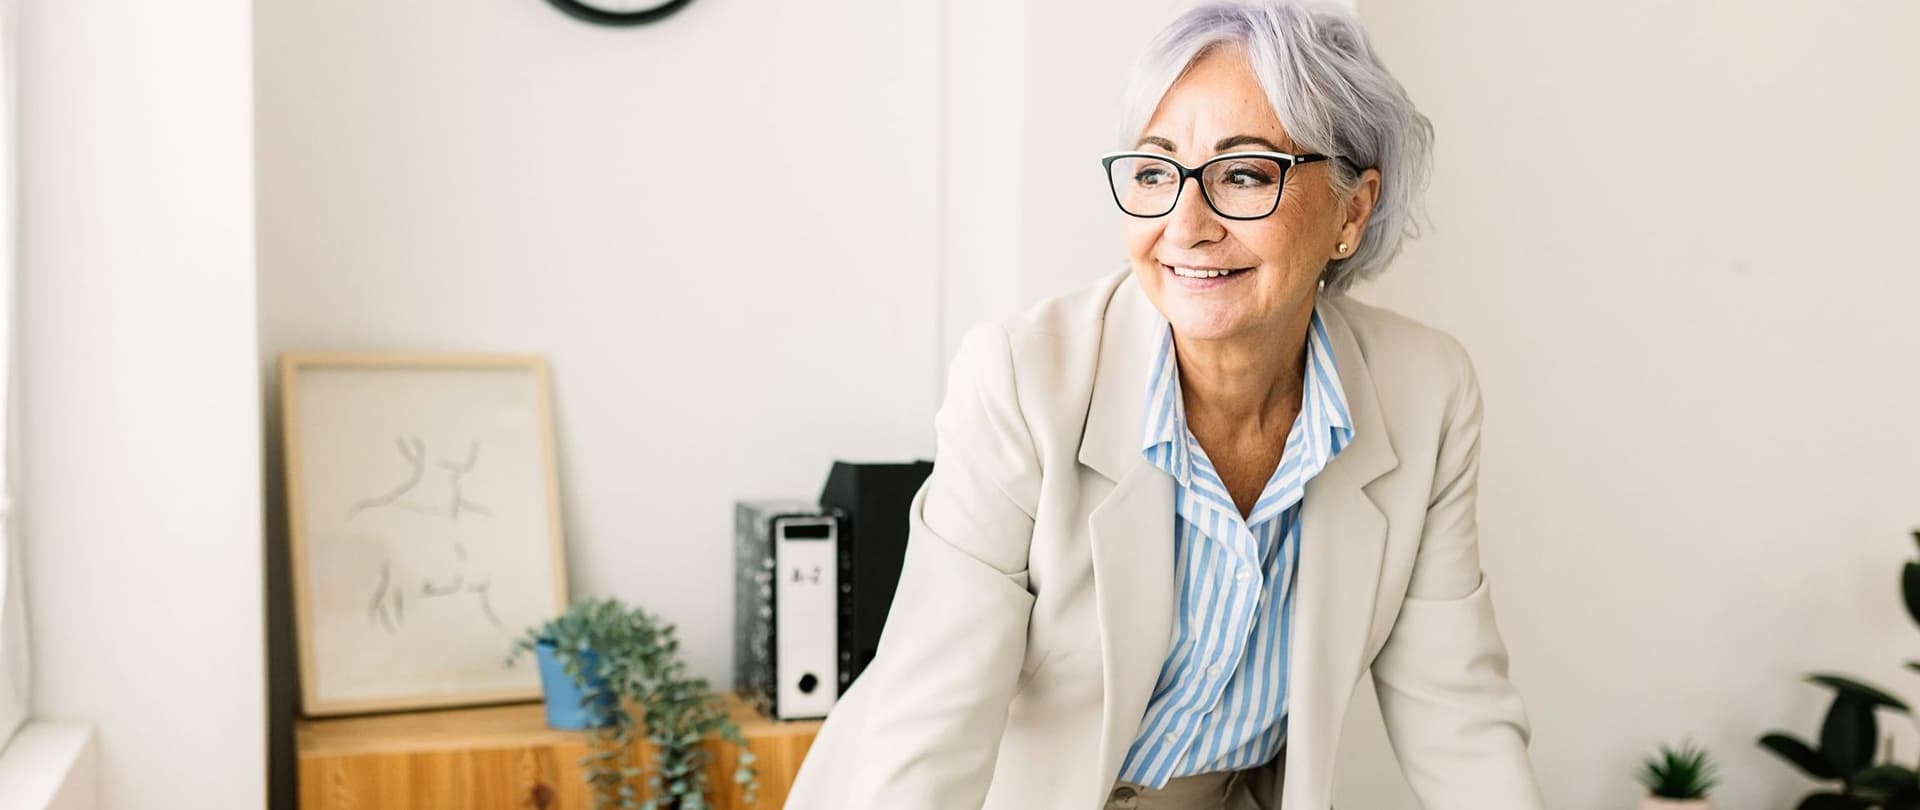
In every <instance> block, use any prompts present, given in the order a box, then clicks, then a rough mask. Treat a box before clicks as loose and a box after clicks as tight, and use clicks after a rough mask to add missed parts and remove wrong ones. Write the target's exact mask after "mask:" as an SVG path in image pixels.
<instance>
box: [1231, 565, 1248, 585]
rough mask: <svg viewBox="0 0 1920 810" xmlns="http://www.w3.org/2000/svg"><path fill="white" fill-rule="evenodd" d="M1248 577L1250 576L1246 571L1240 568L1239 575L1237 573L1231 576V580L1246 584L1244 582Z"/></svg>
mask: <svg viewBox="0 0 1920 810" xmlns="http://www.w3.org/2000/svg"><path fill="white" fill-rule="evenodd" d="M1250 576H1251V575H1250V574H1248V573H1247V569H1245V568H1242V569H1240V573H1237V574H1234V575H1233V578H1234V579H1235V580H1238V581H1240V582H1246V581H1247V579H1248V578H1249V577H1250Z"/></svg>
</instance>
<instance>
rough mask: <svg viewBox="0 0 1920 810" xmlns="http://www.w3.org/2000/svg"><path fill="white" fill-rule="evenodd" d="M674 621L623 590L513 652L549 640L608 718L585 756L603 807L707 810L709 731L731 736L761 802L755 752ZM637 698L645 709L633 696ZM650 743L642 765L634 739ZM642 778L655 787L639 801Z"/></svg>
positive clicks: (594, 707) (540, 630) (578, 609)
mask: <svg viewBox="0 0 1920 810" xmlns="http://www.w3.org/2000/svg"><path fill="white" fill-rule="evenodd" d="M674 633H675V631H674V626H673V625H672V624H671V623H668V622H666V621H663V620H661V619H660V618H659V617H657V616H654V615H653V614H651V613H648V612H647V611H645V610H643V609H640V608H638V607H629V606H627V605H626V604H624V603H622V602H621V601H620V600H618V599H613V598H599V599H583V600H580V601H577V602H575V603H574V604H573V605H571V606H569V607H568V608H567V610H566V612H564V613H562V614H560V615H559V616H556V617H554V618H553V619H552V620H551V621H548V622H547V623H546V624H544V625H541V626H540V627H536V628H528V630H527V632H526V634H525V635H524V636H522V637H521V638H520V639H518V640H516V641H515V642H514V650H513V656H514V657H516V658H517V657H519V656H522V655H526V654H528V653H531V652H533V650H534V648H535V647H536V646H538V645H540V644H543V643H550V644H552V645H553V647H554V657H555V658H556V660H558V662H559V663H560V665H561V667H562V668H563V669H564V670H566V673H567V676H568V677H570V678H572V679H573V682H574V684H575V685H576V686H578V687H579V688H580V693H581V696H582V701H583V703H582V705H583V706H584V707H586V708H587V710H588V711H589V712H598V713H600V714H601V715H602V716H604V717H605V719H606V723H605V725H602V726H600V727H598V728H595V729H593V730H592V731H591V732H590V734H591V744H590V745H589V750H588V753H587V755H586V756H585V757H583V758H582V759H581V760H580V765H581V767H582V769H584V770H585V772H586V773H585V781H586V782H587V784H588V786H589V789H590V791H591V792H592V794H593V806H594V808H595V809H596V810H612V809H613V808H618V810H710V808H712V807H713V804H712V800H711V798H710V797H709V795H708V788H709V785H708V782H707V770H706V765H707V762H708V758H709V754H708V752H707V751H706V749H705V748H703V747H701V745H700V741H701V740H703V739H705V738H706V737H707V736H708V735H710V734H712V735H718V736H719V737H720V739H722V740H725V741H727V742H729V743H732V744H733V745H734V746H735V747H736V749H737V750H738V764H739V767H738V768H737V769H736V770H735V771H734V773H733V780H734V781H735V782H737V783H739V784H740V785H741V787H742V790H743V792H744V794H745V801H746V804H748V805H752V804H753V803H754V792H755V790H756V788H757V787H758V785H759V780H758V778H757V775H756V773H755V770H754V768H753V760H754V757H753V754H752V752H750V751H748V750H747V745H746V739H745V737H743V736H742V735H741V733H740V728H739V727H738V726H737V725H735V724H734V722H733V720H732V718H730V717H728V716H727V711H726V706H725V704H724V703H722V702H721V700H720V699H719V697H718V696H717V695H715V694H714V693H713V691H712V690H711V689H710V688H709V687H708V685H707V681H706V680H705V679H704V678H697V677H694V676H693V675H691V674H689V673H688V672H687V668H686V664H685V663H684V662H682V661H681V660H680V656H679V651H680V642H679V640H678V639H677V638H675V635H674ZM629 703H631V704H633V705H635V706H638V707H639V712H638V714H639V716H638V717H635V716H634V715H633V713H631V712H629V711H628V705H627V704H629ZM641 739H644V740H646V741H648V742H650V743H652V744H653V747H654V751H655V752H656V753H655V756H654V758H653V762H651V763H639V764H636V757H635V756H634V754H633V743H634V742H635V741H636V740H641ZM642 777H644V778H645V784H646V786H647V788H648V790H647V791H646V793H645V796H646V798H645V799H644V800H642V794H641V791H640V790H639V788H638V785H639V784H640V783H641V779H642Z"/></svg>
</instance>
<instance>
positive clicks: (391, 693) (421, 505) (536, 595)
mask: <svg viewBox="0 0 1920 810" xmlns="http://www.w3.org/2000/svg"><path fill="white" fill-rule="evenodd" d="M279 366H280V406H281V415H282V423H281V426H282V434H283V437H284V442H285V444H284V447H285V467H286V484H287V486H286V493H287V515H288V522H289V524H290V525H289V532H288V534H289V540H290V546H291V548H290V552H291V553H290V557H289V562H290V573H291V581H292V585H293V597H294V603H293V604H294V623H295V626H296V631H297V634H298V637H299V638H298V648H299V660H300V694H301V699H302V710H303V712H304V713H305V714H306V715H308V716H326V715H341V714H359V713H368V712H383V711H400V710H406V709H422V708H436V707H446V706H467V705H480V704H488V703H507V702H516V701H526V700H538V699H539V698H540V682H539V675H538V673H537V670H536V668H535V665H534V662H533V661H532V656H525V657H522V658H519V659H517V660H515V661H513V662H512V663H511V664H509V663H508V656H509V653H510V652H511V651H512V643H513V640H514V639H515V638H518V637H519V636H520V635H521V634H522V633H523V632H524V631H525V629H526V628H527V627H530V626H534V625H537V624H539V623H541V622H544V621H546V620H547V619H549V618H551V617H553V616H554V615H557V614H558V613H559V612H560V611H561V610H563V609H565V607H566V604H567V571H566V554H565V547H564V541H563V539H562V537H561V520H560V485H559V474H558V471H557V464H556V458H555V451H554V439H553V409H552V395H551V383H550V381H549V377H548V373H547V365H546V362H545V360H544V359H542V358H541V357H539V356H535V355H502V354H460V353H398V352H287V353H284V354H282V355H281V356H280V359H279Z"/></svg>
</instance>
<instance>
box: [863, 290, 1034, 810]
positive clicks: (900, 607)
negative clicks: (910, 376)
mask: <svg viewBox="0 0 1920 810" xmlns="http://www.w3.org/2000/svg"><path fill="white" fill-rule="evenodd" d="M934 425H935V432H936V448H935V455H934V467H933V473H932V474H931V476H930V477H928V479H927V482H926V484H925V485H923V486H922V487H921V488H920V490H919V491H918V492H917V493H916V494H915V495H914V498H913V504H912V507H911V508H910V509H909V511H908V520H909V529H908V540H907V551H906V560H905V563H904V565H903V566H902V570H901V572H900V585H899V588H898V589H897V590H896V591H895V592H894V598H893V607H892V608H891V610H890V611H889V613H888V615H887V624H886V629H885V630H884V631H882V633H881V636H880V644H879V647H878V650H877V652H876V653H875V658H874V660H873V662H872V663H871V664H870V665H868V667H867V669H866V670H865V671H864V672H862V674H861V675H860V679H859V681H858V682H857V683H856V685H855V687H854V688H855V689H859V690H862V691H864V692H865V693H866V694H865V695H864V697H863V699H864V700H867V701H869V702H868V704H867V705H866V706H864V707H863V708H864V710H865V711H864V712H863V714H864V716H865V723H864V724H863V727H862V728H861V729H860V730H859V733H858V734H857V742H855V743H854V744H855V745H856V746H857V747H858V749H859V751H858V754H857V755H856V756H853V757H844V758H836V759H839V760H840V761H842V762H845V763H847V765H846V767H850V768H852V769H854V772H853V773H852V774H850V781H849V791H848V795H847V799H848V803H847V804H846V805H845V810H898V809H899V808H916V810H945V809H946V808H955V809H956V810H958V808H967V809H968V810H977V808H979V807H980V805H981V803H982V802H983V801H984V799H985V796H986V793H987V785H988V783H989V782H990V781H991V780H992V777H993V766H994V761H995V758H996V757H997V755H998V752H999V746H1000V735H1001V733H1002V732H1003V731H1004V730H1005V726H1006V720H1007V705H1008V703H1009V702H1011V701H1012V699H1013V692H1014V684H1015V682H1016V680H1017V679H1018V677H1019V672H1020V664H1021V660H1022V658H1023V657H1024V655H1025V651H1026V638H1027V620H1028V617H1029V615H1030V614H1031V612H1032V610H1033V595H1032V594H1031V593H1029V592H1028V590H1027V547H1028V544H1029V542H1030V540H1031V539H1032V536H1033V513H1034V510H1035V509H1036V508H1037V505H1038V499H1039V491H1040V467H1039V463H1038V460H1037V459H1036V457H1035V454H1034V450H1033V442H1032V439H1031V437H1030V435H1029V433H1028V431H1027V428H1026V420H1025V417H1024V416H1023V415H1022V414H1021V412H1020V404H1019V400H1018V396H1017V388H1016V387H1015V382H1014V374H1013V361H1012V357H1011V354H1010V348H1009V343H1008V338H1007V333H1006V330H1005V329H1004V328H1002V327H1001V326H999V325H997V324H982V325H980V326H976V327H974V328H973V329H972V330H970V331H969V332H968V333H967V335H966V337H965V338H964V339H963V340H962V341H961V346H960V351H959V353H958V355H957V356H956V358H955V359H954V362H953V365H952V368H951V369H950V371H949V372H948V382H947V393H946V397H945V400H944V402H943V403H942V404H941V406H940V410H939V412H938V414H937V415H936V416H935V418H934ZM835 810H841V808H835Z"/></svg>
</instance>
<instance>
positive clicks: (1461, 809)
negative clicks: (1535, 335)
mask: <svg viewBox="0 0 1920 810" xmlns="http://www.w3.org/2000/svg"><path fill="white" fill-rule="evenodd" d="M1446 342H1447V344H1448V347H1449V349H1450V354H1451V355H1453V359H1454V363H1455V367H1456V375H1455V377H1456V379H1457V380H1459V385H1458V389H1457V390H1456V393H1455V395H1454V398H1453V402H1452V405H1451V407H1450V409H1449V414H1448V419H1447V425H1446V433H1445V434H1444V435H1443V436H1442V437H1441V442H1440V454H1439V461H1438V464H1437V467H1436V474H1435V476H1434V483H1433V495H1432V497H1431V499H1430V500H1429V502H1428V507H1427V518H1426V528H1425V529H1424V530H1423V532H1422V534H1421V537H1420V550H1419V553H1418V555H1417V556H1416V557H1415V561H1414V567H1413V578H1412V581H1411V583H1410V584H1409V585H1408V587H1407V596H1406V601H1405V602H1404V603H1403V604H1402V606H1401V608H1400V616H1399V619H1398V620H1397V621H1396V622H1395V623H1394V627H1393V633H1392V635H1391V636H1389V637H1388V639H1387V642H1386V645H1385V646H1384V647H1382V648H1381V650H1380V654H1379V655H1378V656H1377V657H1375V658H1374V661H1373V677H1374V683H1375V685H1376V687H1377V691H1378V693H1379V696H1380V713H1381V715H1382V716H1383V717H1384V718H1385V720H1386V726H1387V734H1388V737H1389V738H1390V739H1391V740H1392V743H1393V749H1394V752H1395V754H1396V755H1397V756H1398V757H1399V759H1400V767H1401V769H1402V770H1404V771H1405V772H1406V775H1407V781H1408V782H1409V784H1411V785H1412V787H1413V791H1414V794H1415V795H1416V796H1417V797H1418V798H1419V800H1420V804H1421V806H1422V807H1424V808H1426V809H1427V810H1540V808H1542V807H1543V805H1544V803H1543V801H1542V799H1541V795H1540V788H1539V785H1538V784H1537V783H1536V781H1535V778H1534V774H1533V766H1532V764H1531V762H1530V761H1529V760H1528V758H1527V743H1528V740H1529V738H1530V736H1531V731H1530V728H1529V726H1528V722H1527V716H1526V710H1525V708H1524V707H1523V706H1522V705H1521V701H1520V695H1519V692H1518V691H1517V690H1515V689H1514V686H1513V683H1512V682H1511V681H1509V680H1508V679H1507V650H1506V645H1505V644H1504V643H1503V642H1502V641H1501V639H1500V633H1499V630H1498V628H1496V627H1495V625H1494V617H1493V602H1492V600H1491V597H1490V596H1489V589H1488V584H1487V581H1486V579H1485V577H1484V576H1483V575H1482V574H1481V571H1480V550H1479V527H1478V524H1477V522H1476V520H1475V516H1474V497H1475V493H1476V491H1477V489H1478V486H1479V476H1480V416H1481V402H1480V383H1479V379H1478V377H1477V376H1476V375H1475V373H1474V370H1473V363H1472V361H1471V360H1470V359H1469V358H1468V356H1467V353H1466V350H1465V349H1464V348H1462V347H1461V346H1460V344H1459V343H1458V341H1455V340H1454V339H1452V338H1451V337H1448V338H1447V341H1446Z"/></svg>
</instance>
